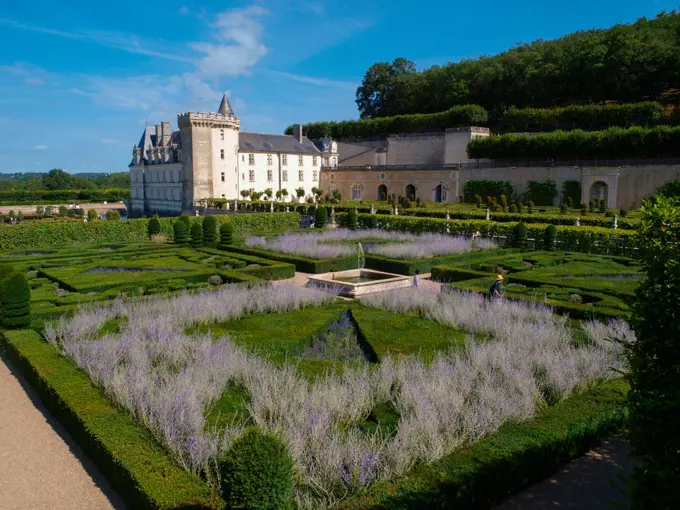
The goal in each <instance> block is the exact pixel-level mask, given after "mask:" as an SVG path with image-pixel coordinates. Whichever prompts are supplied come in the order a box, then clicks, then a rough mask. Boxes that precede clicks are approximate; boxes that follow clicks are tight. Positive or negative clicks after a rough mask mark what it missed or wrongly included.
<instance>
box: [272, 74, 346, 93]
mask: <svg viewBox="0 0 680 510" xmlns="http://www.w3.org/2000/svg"><path fill="white" fill-rule="evenodd" d="M267 72H268V73H270V74H273V75H275V76H280V77H282V78H287V79H289V80H293V81H297V82H300V83H309V84H310V85H316V86H319V87H336V88H341V89H350V90H355V89H356V88H357V86H358V85H357V84H356V83H354V82H350V81H339V80H330V79H328V78H315V77H313V76H303V75H300V74H293V73H287V72H285V71H267Z"/></svg>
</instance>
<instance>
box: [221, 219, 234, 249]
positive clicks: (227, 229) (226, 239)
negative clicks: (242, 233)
mask: <svg viewBox="0 0 680 510" xmlns="http://www.w3.org/2000/svg"><path fill="white" fill-rule="evenodd" d="M232 244H234V225H232V224H231V222H228V223H222V225H220V245H219V247H220V248H221V249H226V248H227V246H229V245H232Z"/></svg>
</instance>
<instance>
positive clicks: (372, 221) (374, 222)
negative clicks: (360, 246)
mask: <svg viewBox="0 0 680 510" xmlns="http://www.w3.org/2000/svg"><path fill="white" fill-rule="evenodd" d="M368 228H373V229H375V228H378V217H377V216H376V215H375V214H371V217H370V218H369V219H368Z"/></svg>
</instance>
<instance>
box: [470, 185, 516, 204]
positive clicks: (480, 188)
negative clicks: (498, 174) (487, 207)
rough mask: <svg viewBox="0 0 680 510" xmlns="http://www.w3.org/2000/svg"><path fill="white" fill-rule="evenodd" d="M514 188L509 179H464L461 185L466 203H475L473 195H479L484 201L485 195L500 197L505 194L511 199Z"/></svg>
mask: <svg viewBox="0 0 680 510" xmlns="http://www.w3.org/2000/svg"><path fill="white" fill-rule="evenodd" d="M514 192H515V190H514V188H513V186H512V183H511V182H510V181H489V180H482V181H465V184H464V185H463V195H464V197H465V202H467V203H468V204H474V203H475V195H479V196H480V197H481V198H482V201H484V202H486V197H496V198H498V197H500V196H501V195H505V196H506V197H508V199H512V196H513V195H514Z"/></svg>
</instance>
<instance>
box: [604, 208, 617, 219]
mask: <svg viewBox="0 0 680 510" xmlns="http://www.w3.org/2000/svg"><path fill="white" fill-rule="evenodd" d="M615 214H616V211H615V210H614V209H607V211H606V212H605V213H604V217H605V218H612V217H613V216H614V215H615Z"/></svg>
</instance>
